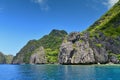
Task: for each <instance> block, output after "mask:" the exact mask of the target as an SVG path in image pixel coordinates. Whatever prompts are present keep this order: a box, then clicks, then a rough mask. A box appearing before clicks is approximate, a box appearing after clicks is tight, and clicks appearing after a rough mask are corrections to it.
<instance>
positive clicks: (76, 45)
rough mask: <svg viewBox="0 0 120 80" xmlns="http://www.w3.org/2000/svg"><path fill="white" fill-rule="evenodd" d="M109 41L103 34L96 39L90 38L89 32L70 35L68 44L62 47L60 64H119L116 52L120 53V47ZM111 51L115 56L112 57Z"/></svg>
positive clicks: (63, 44) (65, 43) (64, 43)
mask: <svg viewBox="0 0 120 80" xmlns="http://www.w3.org/2000/svg"><path fill="white" fill-rule="evenodd" d="M97 37H99V38H97ZM109 40H110V39H109V38H107V37H105V36H104V35H103V34H102V33H99V34H98V35H97V36H94V37H90V35H89V33H88V32H85V33H75V32H74V33H71V34H70V35H68V37H67V40H65V41H66V42H63V43H62V45H61V47H60V53H59V63H60V64H94V63H108V62H113V63H119V60H118V57H117V54H116V52H118V53H120V50H119V49H118V48H120V47H118V46H117V45H115V44H114V45H113V44H111V43H110V41H109ZM114 41H116V40H115V39H114V40H113V42H112V43H114ZM118 43H120V42H118ZM108 44H109V46H108ZM119 46H120V45H119ZM111 47H112V48H111ZM113 47H115V48H113ZM111 50H112V51H111ZM109 51H111V53H112V54H114V55H115V56H113V55H112V56H110V55H111V53H110V52H109Z"/></svg>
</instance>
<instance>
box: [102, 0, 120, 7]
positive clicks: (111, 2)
mask: <svg viewBox="0 0 120 80" xmlns="http://www.w3.org/2000/svg"><path fill="white" fill-rule="evenodd" d="M118 1H119V0H107V1H106V2H103V4H104V5H106V6H107V7H108V8H111V7H112V6H113V5H114V4H115V3H117V2H118Z"/></svg>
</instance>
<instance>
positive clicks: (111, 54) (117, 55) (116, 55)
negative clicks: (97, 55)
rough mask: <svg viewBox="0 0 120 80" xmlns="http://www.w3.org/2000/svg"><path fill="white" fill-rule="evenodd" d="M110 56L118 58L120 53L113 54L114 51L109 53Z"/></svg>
mask: <svg viewBox="0 0 120 80" xmlns="http://www.w3.org/2000/svg"><path fill="white" fill-rule="evenodd" d="M109 55H110V56H115V57H116V58H118V60H120V54H115V53H109Z"/></svg>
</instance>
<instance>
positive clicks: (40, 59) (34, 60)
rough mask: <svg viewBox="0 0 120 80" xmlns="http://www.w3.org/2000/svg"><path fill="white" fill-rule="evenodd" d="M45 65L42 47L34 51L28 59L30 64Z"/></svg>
mask: <svg viewBox="0 0 120 80" xmlns="http://www.w3.org/2000/svg"><path fill="white" fill-rule="evenodd" d="M44 63H46V58H45V51H44V48H43V47H40V48H38V49H36V50H35V52H34V53H33V54H32V55H31V57H30V64H44Z"/></svg>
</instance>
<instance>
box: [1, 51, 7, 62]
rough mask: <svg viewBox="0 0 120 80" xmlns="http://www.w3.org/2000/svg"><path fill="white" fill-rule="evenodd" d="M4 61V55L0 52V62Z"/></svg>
mask: <svg viewBox="0 0 120 80" xmlns="http://www.w3.org/2000/svg"><path fill="white" fill-rule="evenodd" d="M5 63H6V59H5V56H4V54H3V53H2V52H0V64H5Z"/></svg>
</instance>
